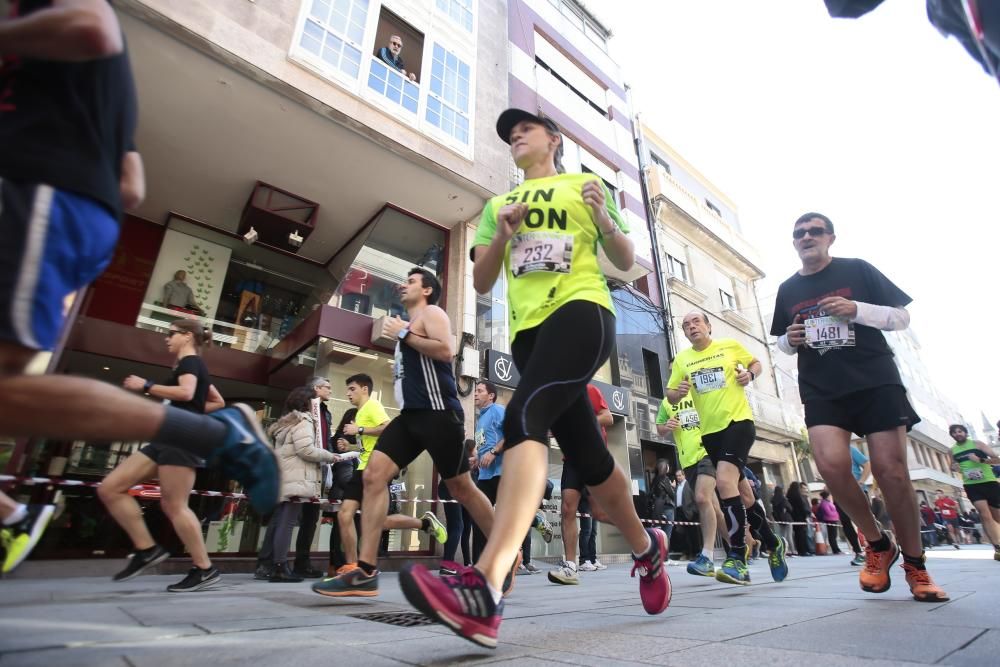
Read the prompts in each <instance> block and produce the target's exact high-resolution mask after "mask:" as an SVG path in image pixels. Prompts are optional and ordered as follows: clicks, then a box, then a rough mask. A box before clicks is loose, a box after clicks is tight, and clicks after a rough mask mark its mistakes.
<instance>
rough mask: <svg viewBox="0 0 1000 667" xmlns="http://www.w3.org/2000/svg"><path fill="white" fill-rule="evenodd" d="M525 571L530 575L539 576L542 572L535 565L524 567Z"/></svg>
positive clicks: (529, 564) (530, 564)
mask: <svg viewBox="0 0 1000 667" xmlns="http://www.w3.org/2000/svg"><path fill="white" fill-rule="evenodd" d="M524 571H525V572H526V573H528V574H538V573H539V572H541V571H542V570H541V568H540V567H538V566H537V565H535V564H534V563H528V564H527V565H525V566H524Z"/></svg>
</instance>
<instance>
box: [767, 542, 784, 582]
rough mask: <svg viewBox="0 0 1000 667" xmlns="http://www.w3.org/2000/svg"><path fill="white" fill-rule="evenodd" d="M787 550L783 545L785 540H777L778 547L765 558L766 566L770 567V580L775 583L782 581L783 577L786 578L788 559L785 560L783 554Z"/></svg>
mask: <svg viewBox="0 0 1000 667" xmlns="http://www.w3.org/2000/svg"><path fill="white" fill-rule="evenodd" d="M787 550H788V545H787V544H785V538H783V537H779V538H778V546H777V547H775V548H774V549H772V550H771V553H770V554H768V556H767V564H768V565H769V566H770V567H771V578H772V579H774V580H775V581H784V580H785V577H787V576H788V559H786V558H785V552H786V551H787Z"/></svg>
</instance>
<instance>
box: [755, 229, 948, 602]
mask: <svg viewBox="0 0 1000 667" xmlns="http://www.w3.org/2000/svg"><path fill="white" fill-rule="evenodd" d="M792 238H793V239H794V240H793V245H794V246H795V249H796V251H797V252H798V255H799V259H800V260H801V261H802V268H801V269H800V270H799V271H798V272H797V273H796V274H795V275H793V276H792V277H791V278H789V279H788V280H786V281H785V282H783V283H782V284H781V286H780V287H779V288H778V295H777V300H776V303H775V308H774V320H773V322H772V324H771V334H772V335H774V336H778V347H780V348H781V350H782V351H783V352H785V353H786V354H798V369H799V393H800V394H801V397H802V402H803V403H804V404H805V417H806V426H807V427H808V429H809V443H810V445H811V446H812V450H813V454H814V456H815V459H816V464H817V466H818V467H819V472H820V474H821V475H822V476H823V479H824V481H825V482H826V484H827V487H829V489H830V491H831V492H832V494H833V496H834V497H835V498H836V499H837V502H838V503H839V504H840V506H841V507H843V508H844V510H846V511H847V514H848V515H849V516H850V517H851V519H852V520H853V521H854V523H855V524H856V525H857V526H858V528H859V529H860V531H861V532H862V533H863V534H864V536H865V543H866V544H865V565H864V567H863V568H862V569H861V572H860V576H859V579H860V583H861V588H862V589H863V590H865V591H868V592H871V593H882V592H885V591H887V590H889V586H890V585H891V580H890V569H891V567H892V564H893V563H895V562H896V561H897V560H898V559H899V556H900V551H902V555H903V569H904V571H905V572H906V581H907V583H908V584H909V586H910V590H911V592H912V593H913V597H914V598H915V599H917V600H921V601H928V602H940V601H944V600H947V599H948V596H947V594H945V592H944V591H943V590H941V589H940V588H938V587H937V586H936V585H935V584H934V582H933V581H932V580H931V577H930V575H929V574H928V573H927V570H926V569H925V567H924V553H923V547H922V545H921V540H920V523H919V519H918V514H917V501H916V494H914V492H913V484H912V483H911V482H910V476H909V474H908V473H907V466H906V432H907V431H908V430H909V429H910V428H912V427H913V425H914V424H916V423H917V422H918V421H920V417H918V416H917V414H916V413H915V412H914V411H913V408H912V407H911V406H910V402H909V400H908V399H907V397H906V389H905V387H903V382H902V380H901V379H900V376H899V370H898V369H897V368H896V364H895V362H894V361H893V354H892V350H891V349H890V348H889V345H888V344H887V343H886V341H885V338H884V337H883V335H882V332H881V330H887V331H888V330H899V329H905V328H906V327H907V326H909V322H910V316H909V314H908V313H907V312H906V310H905V308H904V307H905V306H906V305H907V304H909V303H910V301H911V299H910V297H909V296H907V295H906V294H905V293H904V292H903V291H902V290H900V289H899V288H898V287H896V286H895V285H894V284H893V283H892V282H891V281H890V280H889V279H888V278H886V277H885V276H884V275H882V274H881V273H880V272H879V271H878V270H877V269H876V268H875V267H873V266H872V265H871V264H868V263H867V262H865V261H864V260H860V259H844V258H833V257H831V256H830V246H831V245H832V244H833V242H834V240H835V239H836V236H834V233H833V223H832V222H831V221H830V219H829V218H827V217H826V216H825V215H822V214H820V213H806V214H805V215H803V216H801V217H800V218H799V219H798V220H796V221H795V225H794V227H793V232H792ZM852 432H854V433H857V434H858V435H859V436H863V437H866V438H867V440H868V453H869V456H870V458H871V468H872V472H873V474H874V477H875V480H876V482H877V483H878V485H879V487H881V489H882V491H883V493H884V496H885V502H886V505H887V506H888V509H889V514H890V515H891V517H892V522H893V525H894V526H895V528H896V533H897V535H898V536H899V546H897V545H896V542H895V541H894V539H893V538H892V537H891V536H890V535H888V534H887V533H885V532H884V531H883V530H882V526H881V525H880V524H879V523H878V521H876V519H875V517H874V516H873V515H872V510H871V507H870V506H869V505H868V500H867V498H865V494H864V493H863V492H862V491H861V487H860V486H859V485H858V482H857V480H856V479H855V478H854V475H853V474H852V473H851V453H850V444H851V433H852Z"/></svg>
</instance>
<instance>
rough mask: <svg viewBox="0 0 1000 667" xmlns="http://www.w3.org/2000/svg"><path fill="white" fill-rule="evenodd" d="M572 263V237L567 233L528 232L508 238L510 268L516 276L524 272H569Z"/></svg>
mask: <svg viewBox="0 0 1000 667" xmlns="http://www.w3.org/2000/svg"><path fill="white" fill-rule="evenodd" d="M572 265H573V237H572V236H571V235H569V234H546V233H542V232H528V233H526V234H516V235H515V236H514V237H513V238H512V239H511V240H510V270H511V273H512V274H513V275H514V277H515V278H517V277H518V276H520V275H523V274H525V273H534V272H535V271H551V272H553V273H569V271H570V268H571V267H572Z"/></svg>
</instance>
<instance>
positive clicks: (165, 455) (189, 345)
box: [97, 319, 226, 593]
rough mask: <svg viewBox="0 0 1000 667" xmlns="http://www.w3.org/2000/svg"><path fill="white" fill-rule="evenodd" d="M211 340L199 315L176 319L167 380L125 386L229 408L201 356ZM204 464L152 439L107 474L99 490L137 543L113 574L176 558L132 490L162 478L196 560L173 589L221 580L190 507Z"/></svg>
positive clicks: (205, 407)
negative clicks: (153, 532) (162, 543)
mask: <svg viewBox="0 0 1000 667" xmlns="http://www.w3.org/2000/svg"><path fill="white" fill-rule="evenodd" d="M211 339H212V334H211V332H210V331H208V330H207V329H205V328H203V327H202V325H201V323H200V322H198V321H197V320H190V319H182V320H174V321H173V322H171V323H170V326H169V328H168V329H167V339H166V344H167V350H169V351H170V353H171V354H173V355H174V357H175V358H176V360H177V363H176V365H175V366H174V367H173V369H172V370H171V373H170V376H169V377H168V378H167V379H166V380H164V381H163V382H155V381H153V380H147V379H145V378H141V377H139V376H138V375H129V376H128V377H127V378H125V382H124V387H125V388H126V389H128V390H130V391H135V392H142V393H145V394H146V395H147V396H150V397H152V398H154V399H160V400H162V401H164V402H167V403H170V405H172V406H173V407H175V408H179V409H181V410H189V411H191V412H196V413H199V414H202V413H206V412H212V411H213V410H218V409H220V408H224V407H225V406H226V402H225V401H224V400H223V399H222V396H221V395H220V394H219V392H218V391H217V390H216V388H215V386H214V385H213V384H212V382H211V379H210V378H209V375H208V367H206V366H205V362H204V361H202V358H201V348H202V345H204V344H205V343H207V342H210V341H211ZM204 467H205V460H204V459H202V458H200V457H198V456H196V455H194V454H192V453H190V452H187V451H185V450H182V449H178V448H177V447H173V446H171V445H168V444H166V443H162V442H151V443H149V444H148V445H146V446H145V447H143V448H142V449H140V450H139V451H138V452H136V453H135V454H133V455H132V456H130V457H128V458H127V459H125V461H124V462H122V463H121V464H120V465H119V466H118V467H117V468H115V469H114V470H112V471H111V473H110V474H109V475H108V476H107V477H105V478H104V481H103V482H102V483H101V486H99V487H98V488H97V495H98V497H100V499H101V501H102V502H103V503H104V505H105V506H106V507H107V509H108V513H109V514H111V516H112V517H113V518H114V520H115V521H117V522H118V525H119V526H121V527H122V528H123V529H124V530H125V532H126V533H128V536H129V538H130V539H131V540H132V544H133V546H134V547H135V551H134V552H133V553H132V555H131V556H130V557H129V562H128V564H127V565H126V566H125V568H124V569H123V570H122V571H121V572H119V573H118V574H116V575H115V576H114V577H112V579H113V580H114V581H126V580H128V579H131V578H132V577H135V576H137V575H138V574H140V573H141V572H142V571H143V570H145V569H146V568H148V567H151V566H153V565H156V564H158V563H160V562H162V561H164V560H166V559H167V558H169V557H170V554H169V553H168V552H167V550H166V549H164V548H163V547H162V546H160V545H159V544H157V543H156V541H155V540H153V536H152V535H150V533H149V528H147V527H146V522H145V521H144V520H143V518H142V510H141V509H140V507H139V503H137V502H136V501H135V499H134V498H133V497H132V496H130V495H129V494H128V491H129V489H130V488H132V487H133V486H135V485H136V484H138V483H140V482H142V481H144V480H147V479H151V478H153V477H158V478H159V482H160V508H161V509H162V510H163V513H164V514H165V515H166V517H167V518H168V519H170V523H171V524H172V525H173V527H174V532H176V533H177V537H179V538H180V540H181V542H183V543H184V547H185V548H186V549H187V551H188V553H190V554H191V561H192V565H193V567H192V568H191V570H190V571H189V572H188V575H187V576H186V577H184V579H183V580H182V581H180V582H178V583H176V584H173V585H171V586H167V590H168V591H170V592H171V593H184V592H190V591H199V590H201V589H203V588H208V587H209V586H212V585H214V584H216V583H218V581H219V579H221V575H220V574H219V570H218V569H216V568H215V567H214V566H213V565H212V561H211V560H209V558H208V550H207V549H206V548H205V539H204V537H203V536H202V534H201V521H200V520H199V519H198V517H197V516H196V515H195V513H194V512H192V511H191V508H190V507H189V506H188V499H189V498H190V496H191V490H192V489H193V488H194V479H195V471H196V470H197V469H198V468H204Z"/></svg>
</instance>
